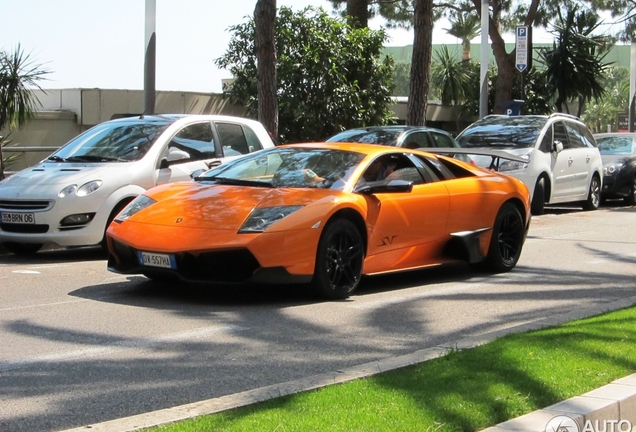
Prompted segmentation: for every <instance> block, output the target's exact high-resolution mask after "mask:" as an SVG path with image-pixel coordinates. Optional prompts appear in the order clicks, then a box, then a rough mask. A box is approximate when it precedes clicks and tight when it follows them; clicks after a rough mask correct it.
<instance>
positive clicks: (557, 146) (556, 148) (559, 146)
mask: <svg viewBox="0 0 636 432" xmlns="http://www.w3.org/2000/svg"><path fill="white" fill-rule="evenodd" d="M562 150H563V143H562V142H561V141H555V142H554V145H553V146H552V151H553V152H555V153H556V154H559V153H560V152H561V151H562Z"/></svg>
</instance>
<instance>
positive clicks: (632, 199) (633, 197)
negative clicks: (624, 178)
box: [625, 176, 636, 206]
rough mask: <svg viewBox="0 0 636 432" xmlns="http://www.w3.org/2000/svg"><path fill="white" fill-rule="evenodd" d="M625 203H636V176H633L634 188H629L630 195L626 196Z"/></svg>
mask: <svg viewBox="0 0 636 432" xmlns="http://www.w3.org/2000/svg"><path fill="white" fill-rule="evenodd" d="M625 204H627V205H632V206H633V205H636V176H634V178H632V188H631V189H630V190H629V196H627V197H625Z"/></svg>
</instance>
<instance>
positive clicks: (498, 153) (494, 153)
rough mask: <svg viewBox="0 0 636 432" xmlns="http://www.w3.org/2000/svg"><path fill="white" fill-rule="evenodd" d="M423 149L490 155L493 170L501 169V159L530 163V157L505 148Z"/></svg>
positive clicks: (446, 153) (448, 152) (437, 151)
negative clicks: (504, 149) (510, 151)
mask: <svg viewBox="0 0 636 432" xmlns="http://www.w3.org/2000/svg"><path fill="white" fill-rule="evenodd" d="M421 150H423V151H426V152H429V153H439V154H444V155H455V154H465V155H478V156H490V157H491V159H492V160H491V162H490V166H489V167H488V168H490V169H491V170H495V171H499V165H501V160H502V159H505V160H511V161H515V162H522V163H529V162H530V159H529V158H527V157H521V156H515V155H513V154H511V153H508V152H507V151H503V150H487V149H483V148H480V149H467V148H450V147H430V148H429V147H427V148H424V149H421Z"/></svg>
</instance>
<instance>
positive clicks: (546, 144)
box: [539, 125, 554, 153]
mask: <svg viewBox="0 0 636 432" xmlns="http://www.w3.org/2000/svg"><path fill="white" fill-rule="evenodd" d="M553 134H554V128H553V127H552V125H550V128H549V129H548V130H546V131H545V135H543V138H542V139H541V144H539V150H541V151H542V152H543V153H550V152H551V151H552V143H553V142H554V138H553Z"/></svg>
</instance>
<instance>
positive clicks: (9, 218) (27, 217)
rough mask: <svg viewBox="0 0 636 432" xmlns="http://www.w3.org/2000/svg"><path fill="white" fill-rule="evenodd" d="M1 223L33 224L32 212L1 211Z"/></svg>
mask: <svg viewBox="0 0 636 432" xmlns="http://www.w3.org/2000/svg"><path fill="white" fill-rule="evenodd" d="M2 223H7V224H34V223H35V216H34V215H33V213H10V212H2Z"/></svg>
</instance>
